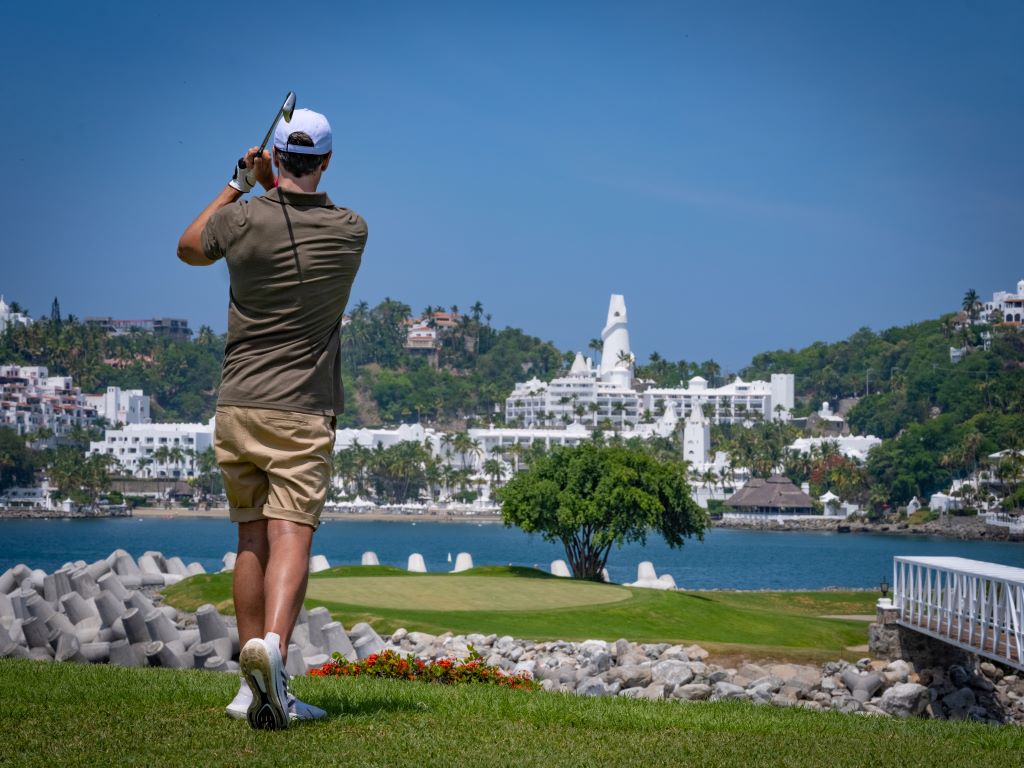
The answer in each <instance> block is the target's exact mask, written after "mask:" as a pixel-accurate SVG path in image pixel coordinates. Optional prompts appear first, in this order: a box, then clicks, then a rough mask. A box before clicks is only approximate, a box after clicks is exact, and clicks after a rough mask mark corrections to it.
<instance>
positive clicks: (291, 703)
mask: <svg viewBox="0 0 1024 768" xmlns="http://www.w3.org/2000/svg"><path fill="white" fill-rule="evenodd" d="M326 716H327V713H326V712H324V711H323V710H322V709H320V707H314V706H313V705H312V704H307V703H306V702H304V701H300V700H299V699H296V698H295V697H294V696H289V697H288V717H289V718H290V719H291V720H319V719H320V718H321V717H326Z"/></svg>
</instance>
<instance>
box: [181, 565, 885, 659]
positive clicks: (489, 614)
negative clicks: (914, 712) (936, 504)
mask: <svg viewBox="0 0 1024 768" xmlns="http://www.w3.org/2000/svg"><path fill="white" fill-rule="evenodd" d="M230 585H231V574H209V575H203V576H195V577H193V578H191V579H188V580H187V581H183V582H181V583H179V584H176V585H174V586H172V587H169V588H168V589H166V590H165V591H164V594H165V595H166V596H167V599H168V601H169V602H170V603H171V604H172V605H175V606H177V607H179V608H182V609H184V610H195V609H196V608H197V607H198V606H199V605H201V604H202V603H206V602H209V603H213V604H214V605H216V606H217V607H218V608H219V609H221V610H223V611H228V612H230V610H231V589H230ZM874 603H875V596H874V595H873V594H872V593H869V592H660V591H657V590H650V589H635V588H631V587H622V586H618V585H613V584H596V583H592V582H577V581H573V580H571V579H560V578H556V577H553V576H551V575H549V574H545V573H543V572H541V571H537V570H533V569H529V568H514V567H513V568H509V567H486V568H475V569H473V570H471V571H465V572H463V573H459V574H414V573H408V572H407V571H403V570H400V569H397V568H390V567H387V566H378V567H364V566H343V567H339V568H332V569H331V570H329V571H323V572H321V573H318V574H315V575H314V576H313V577H312V578H311V579H310V584H309V589H308V590H307V593H306V604H307V606H309V607H312V606H314V605H323V606H326V607H327V608H328V609H329V610H330V611H331V613H332V614H333V615H334V616H335V617H336V618H337V619H339V620H340V621H341V622H342V623H343V624H345V626H351V625H352V624H354V623H356V622H359V621H368V622H370V623H371V624H373V625H374V626H375V627H376V628H377V629H378V631H380V632H391V631H393V630H395V629H397V628H398V627H405V628H406V629H409V630H420V631H424V632H431V633H434V634H440V633H442V632H446V631H451V632H455V633H469V632H480V633H483V634H489V633H492V632H493V633H495V634H499V635H503V634H509V635H513V636H515V637H521V638H526V639H531V640H551V639H564V640H585V639H587V638H600V639H605V640H616V639H618V638H620V637H625V638H627V639H629V640H632V641H634V642H685V643H691V642H695V643H700V644H701V645H703V646H704V647H705V648H707V649H708V650H709V651H711V652H712V653H713V654H715V656H716V660H717V657H719V656H725V657H734V656H735V657H744V658H750V659H768V658H771V659H779V660H783V659H785V660H792V661H808V662H812V661H820V660H827V659H836V658H840V657H843V658H856V657H858V656H860V655H863V654H862V653H860V652H859V651H852V650H849V649H850V648H852V647H856V646H860V645H862V644H864V643H866V642H867V622H866V621H864V620H862V619H860V620H843V619H835V618H822V617H823V616H841V615H864V614H870V613H873V612H874Z"/></svg>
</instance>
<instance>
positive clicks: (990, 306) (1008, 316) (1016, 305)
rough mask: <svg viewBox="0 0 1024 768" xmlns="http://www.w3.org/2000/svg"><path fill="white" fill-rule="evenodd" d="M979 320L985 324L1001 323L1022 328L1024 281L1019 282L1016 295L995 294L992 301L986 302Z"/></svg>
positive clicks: (999, 292)
mask: <svg viewBox="0 0 1024 768" xmlns="http://www.w3.org/2000/svg"><path fill="white" fill-rule="evenodd" d="M1000 318H1002V319H1001V320H1000ZM978 319H979V320H981V321H982V322H985V323H992V322H1001V323H1004V324H1006V325H1015V326H1018V327H1021V325H1022V324H1024V280H1020V281H1018V282H1017V292H1016V293H1010V292H1009V291H996V292H995V293H993V294H992V301H986V302H985V306H984V308H983V309H982V311H981V313H980V315H979V318H978Z"/></svg>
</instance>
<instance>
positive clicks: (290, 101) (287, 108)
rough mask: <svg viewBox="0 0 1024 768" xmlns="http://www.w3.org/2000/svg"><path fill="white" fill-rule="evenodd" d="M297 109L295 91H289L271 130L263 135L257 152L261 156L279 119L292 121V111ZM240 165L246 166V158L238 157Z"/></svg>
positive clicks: (271, 125) (275, 116) (287, 121)
mask: <svg viewBox="0 0 1024 768" xmlns="http://www.w3.org/2000/svg"><path fill="white" fill-rule="evenodd" d="M294 111H295V91H288V95H287V96H285V97H284V104H282V105H281V108H280V109H279V110H277V114H276V115H274V122H272V123H271V124H270V130H269V131H267V135H266V136H264V137H263V143H262V144H260V151H259V152H257V153H256V156H257V157H259V156H260V155H262V154H263V150H264V149H266V147H267V142H268V141H270V137H271V135H272V134H273V133H274V129H275V128H276V127H277V121H278V120H280V119H281V118H282V117H283V118H284V121H285V122H286V123H290V122H291V121H292V113H293V112H294ZM238 167H239V168H245V158H244V157H240V158H238Z"/></svg>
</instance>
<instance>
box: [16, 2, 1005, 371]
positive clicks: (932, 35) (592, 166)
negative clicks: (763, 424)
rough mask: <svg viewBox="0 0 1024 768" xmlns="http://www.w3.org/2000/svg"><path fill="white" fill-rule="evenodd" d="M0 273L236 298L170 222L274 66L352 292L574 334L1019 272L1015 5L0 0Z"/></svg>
mask: <svg viewBox="0 0 1024 768" xmlns="http://www.w3.org/2000/svg"><path fill="white" fill-rule="evenodd" d="M0 22H2V24H3V30H4V44H3V46H2V48H0V65H2V68H3V73H4V74H3V77H2V79H0V88H2V91H0V92H2V97H3V100H4V103H5V104H6V108H5V110H4V119H3V121H2V122H0V138H2V141H3V146H4V149H5V152H4V155H5V166H6V168H5V170H6V183H5V184H4V185H3V188H2V192H0V195H2V199H0V202H2V206H0V211H2V216H3V232H4V237H3V242H2V246H0V248H2V251H0V252H2V258H3V262H2V263H3V268H2V270H0V292H2V293H3V294H4V295H5V296H6V297H7V298H8V299H9V300H10V299H16V300H18V301H20V302H21V303H23V304H25V305H27V306H28V307H29V309H30V310H31V312H32V313H33V314H36V315H38V314H42V313H45V312H48V311H49V306H50V302H51V301H52V299H53V297H54V296H55V295H56V296H59V298H60V302H61V306H62V308H63V309H64V311H65V312H72V313H74V314H76V315H78V316H80V317H83V316H87V315H113V316H115V317H124V318H130V317H152V316H165V315H166V316H180V317H187V318H188V319H189V320H190V322H191V323H192V325H193V327H198V326H199V325H200V324H204V323H205V324H209V325H211V326H213V327H214V328H215V329H217V330H223V329H224V327H225V324H226V302H227V275H226V271H225V269H224V268H223V266H215V267H212V268H207V269H197V268H190V267H186V266H185V265H183V264H181V263H180V262H178V260H177V259H176V258H175V255H174V250H175V244H176V242H177V238H178V236H179V234H180V233H181V230H182V229H183V228H184V227H185V225H187V224H188V222H189V221H190V220H191V219H192V218H193V217H194V216H195V214H196V213H198V212H199V210H200V209H201V208H202V207H203V206H205V205H206V203H207V202H209V200H210V199H211V198H212V197H213V196H214V195H215V194H216V193H217V192H218V191H219V189H221V188H222V186H223V184H224V183H225V182H226V181H227V179H228V178H229V174H230V171H231V167H232V163H233V162H234V160H235V158H237V157H238V155H239V154H240V152H241V151H242V150H244V149H245V148H246V147H248V146H251V145H252V144H255V143H257V142H258V141H259V140H260V139H261V138H262V136H263V134H264V133H265V132H266V130H267V127H268V125H269V122H270V119H271V118H272V117H273V113H274V111H275V110H276V109H277V108H278V106H279V105H280V102H281V101H282V99H283V97H284V95H285V93H286V92H287V91H288V90H294V91H295V92H296V94H297V96H298V105H299V106H307V107H310V108H313V109H317V110H319V111H322V112H324V113H325V114H327V115H328V117H329V118H330V120H331V123H332V126H333V128H334V146H335V152H334V154H335V157H334V160H333V162H332V165H331V168H330V169H329V171H328V173H327V174H326V176H325V180H324V184H323V187H322V188H324V189H325V190H326V191H327V192H328V193H329V194H330V195H331V197H332V199H333V200H334V201H335V203H337V204H339V205H345V206H348V207H352V208H355V209H356V210H358V211H359V212H360V213H361V214H363V216H364V217H365V218H366V219H367V221H368V222H369V227H370V239H369V245H368V246H367V251H366V254H365V257H364V261H363V268H362V271H361V273H360V275H359V278H358V280H357V283H356V286H355V288H354V290H353V294H352V296H353V300H359V299H364V300H366V301H369V302H370V303H371V304H372V303H376V302H377V301H379V300H381V299H382V298H384V297H385V296H390V297H392V298H396V299H400V300H402V301H405V302H406V303H408V304H410V305H412V307H413V309H414V310H416V311H418V310H421V309H422V308H423V307H424V306H425V305H427V304H445V305H451V304H458V305H459V306H460V307H468V306H469V305H470V304H472V303H473V302H474V301H476V300H480V301H481V302H483V304H484V306H485V309H486V311H488V312H490V313H491V314H492V315H493V322H494V323H495V324H496V325H497V326H499V327H504V326H506V325H512V326H518V327H522V328H524V329H525V330H526V331H528V332H530V333H533V334H536V335H539V336H542V337H543V338H545V339H551V340H553V341H554V342H555V343H556V344H558V345H559V346H560V347H561V348H564V349H585V348H586V345H587V342H588V340H589V339H590V338H592V337H594V336H597V335H598V334H599V332H600V330H601V326H602V325H603V323H604V318H605V312H606V308H607V302H608V296H609V294H610V293H613V292H615V293H623V294H625V296H626V301H627V305H628V308H629V314H630V330H631V335H632V340H633V346H634V350H635V351H636V352H637V354H638V357H639V358H640V359H641V360H645V359H646V356H647V355H648V354H649V353H650V352H651V351H655V350H656V351H658V352H659V353H661V354H662V355H663V356H666V357H669V358H671V359H677V358H686V359H690V360H703V359H706V358H709V357H714V358H716V359H718V360H719V361H720V362H722V363H723V364H725V365H726V367H728V368H735V367H738V366H741V365H744V364H745V363H747V362H748V361H749V359H750V356H751V355H752V354H754V353H756V352H759V351H763V350H766V349H775V348H779V347H799V346H803V345H805V344H808V343H810V342H812V341H814V340H817V339H822V340H826V341H833V340H837V339H840V338H843V337H845V336H847V335H849V334H850V333H852V332H853V331H854V330H856V329H857V328H858V327H860V326H863V325H869V326H871V327H873V328H875V329H881V328H885V327H889V326H891V325H898V324H905V323H908V322H912V321H916V320H920V319H925V318H929V317H935V316H937V315H939V314H940V313H942V312H944V311H950V310H953V309H956V308H957V307H958V305H959V303H960V301H961V298H962V296H963V294H964V291H965V290H966V289H968V288H975V289H977V290H978V292H979V293H980V294H981V295H982V297H983V298H988V297H990V295H991V293H992V291H994V290H1004V289H1005V290H1009V289H1011V288H1013V286H1014V285H1015V284H1016V282H1017V280H1018V279H1021V278H1024V152H1022V149H1024V146H1022V145H1024V44H1022V42H1021V41H1022V40H1024V3H1021V2H1019V1H1018V0H1006V1H1005V2H999V1H998V0H984V1H980V0H979V1H978V2H969V1H967V0H961V1H959V2H942V1H937V0H929V2H895V3H894V2H862V1H857V2H854V1H852V0H851V1H850V2H827V3H822V2H818V1H817V0H815V1H813V2H773V3H765V2H759V1H754V0H751V2H701V3H695V2H664V3H659V2H643V1H640V0H637V1H635V2H632V3H621V2H615V3H612V2H608V3H600V2H579V3H575V2H529V1H523V2H515V3H490V2H462V3H457V2H450V3H449V2H443V0H439V1H438V2H432V3H388V2H348V1H346V2H322V3H321V2H312V1H308V2H296V3H287V2H285V3H282V2H277V3H262V2H246V3H214V2H204V3H195V2H190V1H188V0H179V1H178V2H174V3H160V4H159V5H158V4H154V3H144V2H137V1H136V2H103V3H90V4H87V3H81V2H35V3H4V4H3V10H0Z"/></svg>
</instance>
